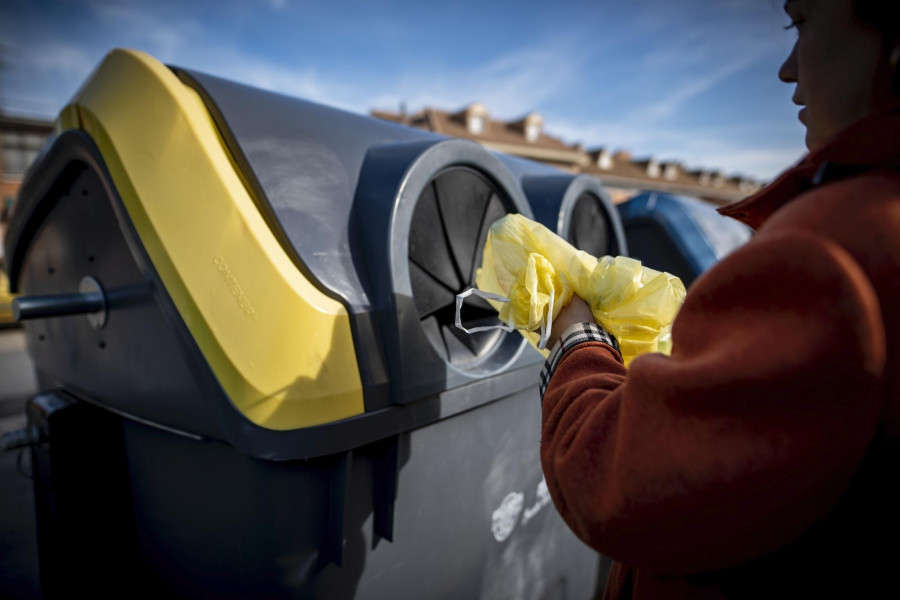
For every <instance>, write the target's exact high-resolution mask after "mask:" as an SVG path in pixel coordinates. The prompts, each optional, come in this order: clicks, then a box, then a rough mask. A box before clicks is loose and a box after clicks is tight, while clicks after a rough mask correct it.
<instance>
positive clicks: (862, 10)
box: [853, 0, 900, 95]
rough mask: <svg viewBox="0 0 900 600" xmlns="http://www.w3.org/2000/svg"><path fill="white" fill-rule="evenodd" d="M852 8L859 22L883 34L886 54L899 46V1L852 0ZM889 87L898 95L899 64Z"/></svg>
mask: <svg viewBox="0 0 900 600" xmlns="http://www.w3.org/2000/svg"><path fill="white" fill-rule="evenodd" d="M853 8H854V10H855V12H856V16H857V18H858V19H859V20H860V21H861V22H863V23H865V24H866V25H870V26H872V27H874V28H875V29H877V30H878V31H880V32H881V34H882V35H883V36H884V51H885V53H886V54H887V55H890V53H892V52H893V51H894V49H895V48H897V47H898V46H900V2H897V1H896V0H854V2H853ZM891 88H892V89H893V92H894V94H895V95H900V65H898V66H897V67H896V68H895V71H894V79H893V81H892V82H891Z"/></svg>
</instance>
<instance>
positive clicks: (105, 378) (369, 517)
mask: <svg viewBox="0 0 900 600" xmlns="http://www.w3.org/2000/svg"><path fill="white" fill-rule="evenodd" d="M508 212H520V213H523V214H525V215H531V214H532V212H531V209H530V206H529V203H528V201H527V200H526V198H525V195H524V193H523V191H522V188H521V185H520V183H519V181H518V179H517V178H516V177H515V176H514V175H512V173H511V172H510V170H509V168H508V167H507V166H506V165H505V164H504V162H503V161H502V160H501V159H500V158H498V157H497V156H495V155H493V154H491V153H489V152H487V151H486V150H484V149H483V148H482V147H481V146H479V145H477V144H475V143H473V142H468V141H463V140H456V139H447V138H443V137H440V136H436V135H433V134H430V133H426V132H422V131H418V130H414V129H410V128H406V127H402V126H399V125H395V124H391V123H387V122H383V121H379V120H375V119H372V118H369V117H364V116H360V115H355V114H351V113H347V112H342V111H339V110H335V109H333V108H329V107H326V106H321V105H317V104H313V103H310V102H305V101H303V100H299V99H296V98H290V97H287V96H283V95H278V94H275V93H271V92H267V91H263V90H259V89H254V88H252V87H247V86H244V85H241V84H238V83H234V82H230V81H226V80H223V79H219V78H216V77H212V76H210V75H206V74H203V73H198V72H195V71H190V70H187V69H181V68H176V67H169V66H166V65H163V64H161V63H159V62H158V61H156V60H155V59H153V58H152V57H150V56H147V55H145V54H142V53H140V52H135V51H128V50H115V51H113V52H111V53H110V54H109V55H108V56H107V57H106V59H105V60H104V61H103V62H102V64H101V65H100V66H99V67H98V68H97V69H96V70H95V72H94V73H93V74H92V75H91V77H90V78H89V80H88V81H87V82H86V83H85V84H84V85H83V86H82V88H81V89H80V90H79V91H78V92H77V94H76V96H75V97H74V99H73V100H72V102H71V103H70V104H69V105H68V106H67V107H66V108H65V109H64V110H63V111H62V112H61V114H60V115H59V118H58V122H57V131H56V136H55V139H54V140H53V142H52V143H51V144H50V145H49V146H48V147H47V148H46V150H45V151H44V152H43V153H42V154H41V156H40V157H39V158H38V160H37V161H36V163H35V165H34V166H33V167H32V168H31V170H30V171H29V173H28V174H27V176H26V178H25V181H24V182H23V186H22V189H21V192H20V196H19V200H18V204H17V208H16V211H15V213H14V215H13V217H12V220H11V223H10V226H9V231H8V234H7V238H6V244H7V254H6V256H7V257H8V264H7V268H8V270H9V279H10V286H11V289H12V291H14V292H16V293H18V297H17V298H16V300H15V304H14V307H13V308H14V312H15V313H16V315H17V318H19V319H20V320H21V321H22V322H23V323H24V324H25V333H26V336H27V344H28V349H29V352H30V354H31V356H32V358H33V359H34V363H35V365H36V368H37V372H38V378H39V382H40V389H41V393H39V394H38V395H37V396H35V397H34V398H33V399H32V400H31V401H30V403H29V406H28V417H29V423H28V425H29V427H28V431H27V432H26V433H27V437H28V438H29V441H30V443H31V445H32V459H33V470H34V480H35V495H36V503H37V513H38V528H39V531H38V535H39V548H40V563H41V564H40V566H41V578H42V588H43V593H44V595H45V596H47V597H48V598H51V597H59V596H67V597H68V596H72V595H74V594H76V593H78V592H80V591H87V592H88V593H90V594H91V595H93V596H106V595H113V594H116V595H118V596H121V595H133V594H135V593H146V594H148V595H149V594H154V595H155V596H157V597H170V596H182V597H192V598H193V597H215V598H230V597H234V598H238V597H240V598H246V597H254V598H269V597H272V598H280V597H286V598H290V597H320V598H534V599H544V598H588V597H591V595H592V594H593V593H594V591H595V589H596V588H597V586H598V585H602V583H603V582H602V581H601V579H602V577H598V576H597V573H598V564H599V561H600V559H599V558H598V556H597V555H596V554H595V553H594V552H593V551H591V550H590V549H589V548H587V547H586V546H585V545H584V544H582V543H581V542H580V541H579V540H578V539H577V538H575V536H574V535H573V534H572V533H571V532H570V531H569V530H568V528H567V527H566V526H565V524H564V523H563V522H562V520H561V519H560V517H559V516H558V514H557V513H556V512H555V510H554V508H553V506H552V503H551V502H550V498H549V495H548V493H547V488H546V484H545V483H544V482H543V478H542V475H541V469H540V463H539V435H540V406H539V398H538V392H537V378H538V373H539V370H540V368H541V364H542V360H543V359H542V358H541V356H540V355H539V354H538V353H537V352H535V351H534V350H532V349H531V348H530V347H529V346H527V344H526V343H525V342H524V340H523V338H522V337H521V336H520V335H518V334H517V333H514V332H513V333H505V332H503V331H490V332H486V333H480V334H476V335H473V336H467V335H465V334H464V333H462V332H461V331H459V330H458V329H456V328H455V327H454V326H453V319H454V316H455V315H454V300H455V297H456V294H457V293H458V292H460V291H462V290H463V289H465V288H466V287H468V286H469V285H470V284H471V283H472V282H473V280H474V269H475V267H476V265H478V264H479V263H480V259H481V257H480V252H481V248H482V246H483V242H484V240H485V238H486V234H487V228H488V227H489V225H490V224H491V223H492V222H493V221H494V220H495V219H496V218H498V217H500V216H502V215H503V214H505V213H508ZM463 319H464V321H465V323H464V324H465V325H467V326H472V325H475V324H484V323H490V322H493V321H494V320H496V316H495V314H494V312H493V311H492V310H491V309H490V308H489V307H488V306H487V305H473V306H468V307H467V308H466V312H464V314H463Z"/></svg>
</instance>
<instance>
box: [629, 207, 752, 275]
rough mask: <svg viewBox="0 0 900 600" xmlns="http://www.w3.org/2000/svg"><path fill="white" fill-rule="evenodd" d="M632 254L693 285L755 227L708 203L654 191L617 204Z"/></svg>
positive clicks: (748, 235)
mask: <svg viewBox="0 0 900 600" xmlns="http://www.w3.org/2000/svg"><path fill="white" fill-rule="evenodd" d="M618 209H619V214H620V215H621V217H622V221H623V223H624V226H625V234H626V236H627V238H628V244H629V248H630V250H631V253H630V255H631V256H633V257H634V258H637V259H639V260H641V261H643V263H644V264H646V265H649V266H651V267H653V268H656V269H660V270H665V271H668V272H670V273H673V274H674V275H677V276H678V277H679V278H681V280H682V281H683V282H684V284H685V285H686V286H689V285H691V283H693V281H694V279H696V278H697V277H698V276H699V275H700V274H701V273H703V272H704V271H706V270H707V269H708V268H710V267H711V266H712V265H714V264H715V263H716V262H717V261H719V260H721V259H722V257H724V256H725V255H726V254H728V253H729V252H731V251H732V250H734V249H735V248H737V247H738V246H740V245H742V244H743V243H744V242H746V241H747V240H749V239H750V236H751V235H752V231H751V229H750V228H749V227H746V226H745V225H742V224H741V223H739V222H737V221H735V220H734V219H729V218H728V217H725V216H723V215H720V214H718V213H717V212H716V209H715V207H714V206H712V205H711V204H709V203H706V202H702V201H700V200H696V199H694V198H685V197H682V196H671V195H668V194H659V193H657V192H649V193H644V194H639V195H637V196H635V197H634V198H631V199H630V200H628V201H627V202H623V203H622V204H619V205H618Z"/></svg>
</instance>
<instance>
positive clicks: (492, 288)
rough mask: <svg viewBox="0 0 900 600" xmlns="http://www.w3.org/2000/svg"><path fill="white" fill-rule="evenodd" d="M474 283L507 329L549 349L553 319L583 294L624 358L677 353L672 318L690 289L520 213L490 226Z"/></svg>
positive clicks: (458, 301) (461, 298) (458, 302)
mask: <svg viewBox="0 0 900 600" xmlns="http://www.w3.org/2000/svg"><path fill="white" fill-rule="evenodd" d="M475 283H476V285H477V286H478V290H479V291H480V292H482V293H479V294H478V295H480V296H483V297H486V298H487V300H488V301H489V302H490V303H491V304H492V305H493V306H494V308H496V309H497V310H498V312H499V313H500V320H501V321H502V322H503V323H504V325H505V326H504V327H503V328H504V329H513V328H514V329H518V330H520V331H521V332H522V334H523V335H525V337H526V338H528V340H529V341H530V342H531V343H532V344H533V345H534V346H535V347H537V348H538V349H539V350H541V351H542V352H543V353H544V354H545V355H546V354H547V350H546V349H544V345H545V343H546V340H547V336H549V335H550V329H551V327H552V325H553V319H554V318H555V317H556V316H557V315H558V314H559V311H560V310H562V308H563V306H565V305H566V304H568V302H569V300H570V299H571V298H572V294H573V293H575V294H578V295H579V296H580V297H581V298H583V299H584V300H585V301H586V302H587V303H588V304H589V305H590V306H591V311H592V312H593V314H594V318H595V319H596V320H597V322H598V323H600V324H601V325H603V326H604V327H605V328H606V329H607V330H608V331H609V332H610V333H612V334H613V335H614V336H616V339H618V341H619V348H620V350H621V352H622V358H623V359H625V364H626V365H628V364H630V362H631V361H632V360H633V359H634V358H635V357H637V356H639V355H641V354H644V353H646V352H663V353H665V354H668V353H670V352H671V347H672V343H671V331H672V321H673V320H674V319H675V315H676V314H677V312H678V309H679V308H681V304H682V302H684V296H685V289H684V284H682V283H681V280H680V279H678V278H677V277H675V276H673V275H670V274H668V273H662V272H660V271H655V270H653V269H649V268H646V267H642V266H641V263H640V261H637V260H634V259H631V258H627V257H624V256H617V257H612V256H604V257H601V258H599V259H598V258H595V257H593V256H591V255H590V254H588V253H586V252H584V251H581V250H576V249H575V248H574V247H573V246H572V245H571V244H569V243H568V242H566V241H565V240H563V239H562V238H560V237H559V236H557V235H556V234H554V233H553V232H551V231H550V230H549V229H547V228H546V227H544V226H543V225H541V224H540V223H535V222H534V221H532V220H530V219H528V218H526V217H523V216H522V215H518V214H510V215H506V216H505V217H503V218H502V219H500V220H499V221H497V222H496V223H494V224H493V225H492V226H491V229H490V232H489V233H488V238H487V242H486V243H485V246H484V254H483V258H482V263H481V268H480V269H478V271H477V273H476V276H475ZM469 293H471V292H469ZM476 293H477V292H476ZM465 295H467V293H464V294H460V298H459V299H458V300H457V308H459V307H461V305H462V301H463V298H464V297H465Z"/></svg>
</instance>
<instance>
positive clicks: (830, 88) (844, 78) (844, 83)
mask: <svg viewBox="0 0 900 600" xmlns="http://www.w3.org/2000/svg"><path fill="white" fill-rule="evenodd" d="M892 1H893V0H892ZM784 10H785V12H786V13H787V15H788V18H789V19H790V20H791V27H793V28H795V29H796V30H797V41H796V42H795V44H794V48H793V49H792V50H791V53H790V55H789V56H788V57H787V60H785V61H784V64H783V65H782V66H781V69H779V71H778V77H779V78H780V79H781V80H782V81H784V82H785V83H795V84H796V86H797V87H796V89H795V90H794V98H793V100H794V103H795V104H798V105H800V106H802V107H803V108H802V109H801V110H800V115H799V118H800V121H801V122H802V123H803V124H804V125H805V126H806V146H807V148H809V149H810V150H813V149H815V148H817V147H818V146H820V145H821V144H822V143H824V142H826V141H828V140H829V139H830V138H831V137H833V136H834V135H835V134H837V133H839V132H840V131H842V130H844V129H846V128H847V127H848V126H849V125H851V124H853V123H854V122H856V121H858V120H859V119H861V118H862V117H865V116H866V115H868V114H869V113H871V112H872V111H873V110H875V109H876V108H878V107H879V106H880V105H881V104H884V103H886V102H887V101H888V100H889V99H890V98H891V94H890V79H891V70H892V69H891V67H890V66H889V64H888V59H887V51H886V49H885V47H884V40H883V37H882V35H881V33H880V32H879V31H878V30H877V29H875V28H874V27H871V26H869V25H865V24H863V23H861V22H860V21H859V20H858V19H857V17H856V16H855V14H854V11H853V0H787V2H785V5H784Z"/></svg>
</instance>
